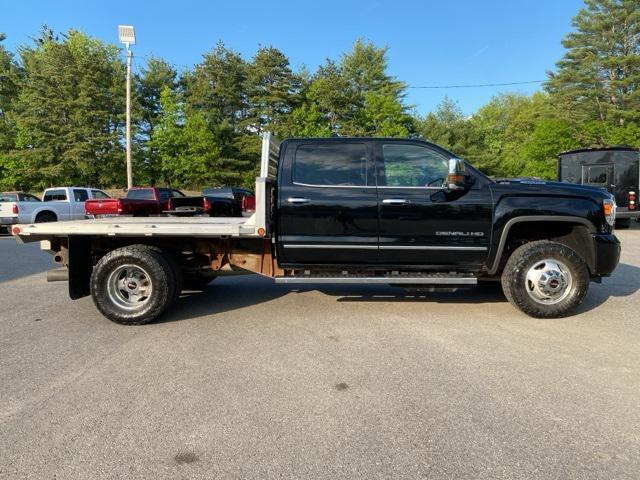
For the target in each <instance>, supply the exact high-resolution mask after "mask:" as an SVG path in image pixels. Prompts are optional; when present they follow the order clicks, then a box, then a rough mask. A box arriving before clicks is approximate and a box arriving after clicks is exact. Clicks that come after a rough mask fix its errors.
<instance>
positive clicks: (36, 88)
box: [10, 29, 124, 188]
mask: <svg viewBox="0 0 640 480" xmlns="http://www.w3.org/2000/svg"><path fill="white" fill-rule="evenodd" d="M19 52H20V59H21V65H22V68H23V78H22V81H21V85H20V86H21V88H20V93H19V95H18V97H17V100H16V102H15V113H14V115H15V119H16V126H17V140H16V149H15V150H14V151H12V152H11V153H10V157H11V167H10V169H11V172H10V176H11V178H12V179H13V181H14V182H15V186H19V187H23V188H43V187H47V186H50V185H54V184H61V183H62V184H63V183H78V184H79V183H84V184H91V185H116V184H118V183H120V182H121V181H122V179H123V177H124V154H123V149H122V146H121V143H120V138H121V128H122V112H123V111H124V102H123V100H124V74H123V73H124V69H123V65H122V62H121V61H120V60H119V59H118V49H117V48H116V47H115V46H113V45H105V44H104V43H102V42H100V41H99V40H95V39H92V38H89V37H88V36H86V35H84V34H83V33H80V32H77V31H74V30H71V31H69V32H68V33H67V34H65V35H63V36H62V38H61V39H59V38H57V37H55V36H54V35H53V33H52V32H51V31H50V30H47V29H44V30H43V32H42V34H41V36H40V37H39V38H38V39H36V41H35V44H34V45H33V46H31V47H22V48H21V49H20V50H19Z"/></svg>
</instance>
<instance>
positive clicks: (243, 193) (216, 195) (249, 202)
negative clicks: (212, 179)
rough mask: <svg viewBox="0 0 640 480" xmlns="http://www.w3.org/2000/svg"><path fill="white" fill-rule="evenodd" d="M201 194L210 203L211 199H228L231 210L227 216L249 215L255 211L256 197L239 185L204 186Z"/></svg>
mask: <svg viewBox="0 0 640 480" xmlns="http://www.w3.org/2000/svg"><path fill="white" fill-rule="evenodd" d="M202 195H203V196H204V197H205V198H207V199H209V202H210V203H214V201H213V199H216V200H221V199H228V200H231V201H232V202H231V203H230V208H231V212H230V213H229V215H225V216H228V217H240V216H249V215H251V214H253V213H254V212H255V211H256V197H255V195H254V193H253V192H252V191H251V190H248V189H246V188H241V187H217V188H212V187H210V188H205V189H203V190H202Z"/></svg>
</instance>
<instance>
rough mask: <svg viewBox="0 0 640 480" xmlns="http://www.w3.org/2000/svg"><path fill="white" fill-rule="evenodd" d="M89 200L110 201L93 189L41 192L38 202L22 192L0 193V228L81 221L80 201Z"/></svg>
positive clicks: (69, 188)
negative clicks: (103, 199)
mask: <svg viewBox="0 0 640 480" xmlns="http://www.w3.org/2000/svg"><path fill="white" fill-rule="evenodd" d="M90 198H98V199H100V198H110V197H109V195H108V194H106V193H105V192H103V191H102V190H98V189H97V188H86V187H58V188H48V189H46V190H45V191H44V195H43V196H42V201H40V199H39V198H38V197H36V196H35V195H31V194H28V193H23V192H7V193H2V194H0V229H5V228H9V227H10V226H11V225H14V224H19V223H42V222H56V221H59V220H80V219H83V218H85V217H84V215H85V213H84V202H85V200H88V199H90Z"/></svg>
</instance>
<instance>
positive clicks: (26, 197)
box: [20, 193, 40, 202]
mask: <svg viewBox="0 0 640 480" xmlns="http://www.w3.org/2000/svg"><path fill="white" fill-rule="evenodd" d="M20 201H21V202H39V201H40V199H39V198H38V197H36V196H35V195H31V194H28V193H23V194H21V195H20Z"/></svg>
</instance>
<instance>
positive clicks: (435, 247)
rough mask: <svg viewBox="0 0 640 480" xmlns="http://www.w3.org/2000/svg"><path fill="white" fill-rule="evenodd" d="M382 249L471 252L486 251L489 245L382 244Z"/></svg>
mask: <svg viewBox="0 0 640 480" xmlns="http://www.w3.org/2000/svg"><path fill="white" fill-rule="evenodd" d="M380 250H466V251H469V252H484V251H486V250H487V247H448V246H444V245H442V246H440V245H424V246H413V245H398V246H393V245H380Z"/></svg>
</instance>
